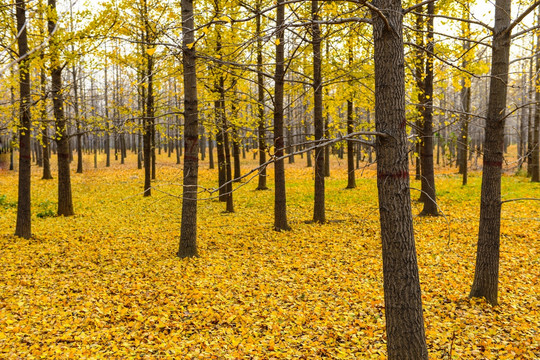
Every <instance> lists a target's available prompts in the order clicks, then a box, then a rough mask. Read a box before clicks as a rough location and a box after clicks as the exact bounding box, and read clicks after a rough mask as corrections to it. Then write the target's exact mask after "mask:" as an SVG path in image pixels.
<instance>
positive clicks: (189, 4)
mask: <svg viewBox="0 0 540 360" xmlns="http://www.w3.org/2000/svg"><path fill="white" fill-rule="evenodd" d="M181 7H182V32H183V35H184V36H183V41H182V51H183V56H182V59H183V68H184V93H185V95H184V112H185V115H184V119H185V120H184V136H185V142H184V150H185V151H184V189H183V196H182V225H181V231H180V245H179V248H178V256H179V257H181V258H184V257H193V256H197V183H198V176H199V156H198V154H199V134H198V129H199V113H198V110H197V68H196V66H195V59H196V54H195V45H193V44H194V43H195V30H194V29H195V27H194V21H193V18H194V16H193V0H182V2H181Z"/></svg>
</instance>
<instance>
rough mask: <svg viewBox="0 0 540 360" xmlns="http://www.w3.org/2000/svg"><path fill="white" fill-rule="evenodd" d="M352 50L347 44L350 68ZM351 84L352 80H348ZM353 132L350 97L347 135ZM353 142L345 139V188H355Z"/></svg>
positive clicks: (351, 101) (352, 109)
mask: <svg viewBox="0 0 540 360" xmlns="http://www.w3.org/2000/svg"><path fill="white" fill-rule="evenodd" d="M352 62H353V50H352V44H349V68H350V69H351V70H352ZM349 83H350V86H352V81H349ZM353 132H354V103H353V100H352V96H351V99H348V100H347V135H350V134H352V133H353ZM354 170H355V169H354V142H353V141H351V140H347V187H346V188H347V189H354V188H356V179H355V174H354Z"/></svg>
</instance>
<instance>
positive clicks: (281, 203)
mask: <svg viewBox="0 0 540 360" xmlns="http://www.w3.org/2000/svg"><path fill="white" fill-rule="evenodd" d="M284 2H285V0H278V2H277V17H276V71H275V74H274V83H275V85H274V86H275V90H274V149H275V156H276V158H277V159H276V161H275V163H274V169H275V175H274V176H275V180H274V181H275V194H274V229H275V230H277V231H281V230H289V229H290V227H289V224H288V223H287V195H286V190H285V163H284V161H283V159H281V157H282V156H283V148H284V146H285V142H284V139H283V90H284V89H283V88H284V83H285V81H284V80H285V65H284V64H285V4H284Z"/></svg>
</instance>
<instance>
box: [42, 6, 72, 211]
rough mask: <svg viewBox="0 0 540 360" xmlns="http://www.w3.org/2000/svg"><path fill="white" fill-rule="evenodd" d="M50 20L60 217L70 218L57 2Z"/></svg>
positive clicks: (68, 174) (70, 199)
mask: <svg viewBox="0 0 540 360" xmlns="http://www.w3.org/2000/svg"><path fill="white" fill-rule="evenodd" d="M48 6H49V12H48V15H49V18H48V28H49V35H50V36H51V41H50V48H51V51H50V53H51V55H50V57H51V94H52V99H53V111H54V119H55V130H56V135H55V139H56V145H57V153H58V215H59V216H70V215H73V214H74V211H73V200H72V196H71V174H70V170H69V155H70V148H69V136H68V132H67V125H68V124H67V121H66V118H65V116H64V95H63V93H62V91H63V89H62V69H63V68H64V66H62V64H61V63H60V54H59V52H60V38H59V36H58V34H57V33H56V26H57V21H58V14H57V12H56V0H48ZM55 33H56V34H55Z"/></svg>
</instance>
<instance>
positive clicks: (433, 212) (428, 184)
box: [420, 1, 439, 216]
mask: <svg viewBox="0 0 540 360" xmlns="http://www.w3.org/2000/svg"><path fill="white" fill-rule="evenodd" d="M427 15H428V23H427V32H428V33H427V37H428V42H427V55H426V71H425V73H426V78H425V79H424V95H425V96H424V104H423V106H422V120H423V121H422V142H421V147H420V159H421V161H422V165H421V169H422V193H423V194H424V199H423V201H424V208H423V209H422V212H421V213H420V215H429V216H438V215H439V211H438V209H437V199H436V196H437V195H436V192H435V171H434V169H433V51H434V46H433V35H434V34H433V15H435V3H434V2H433V1H432V2H430V3H429V4H428V5H427Z"/></svg>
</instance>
